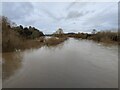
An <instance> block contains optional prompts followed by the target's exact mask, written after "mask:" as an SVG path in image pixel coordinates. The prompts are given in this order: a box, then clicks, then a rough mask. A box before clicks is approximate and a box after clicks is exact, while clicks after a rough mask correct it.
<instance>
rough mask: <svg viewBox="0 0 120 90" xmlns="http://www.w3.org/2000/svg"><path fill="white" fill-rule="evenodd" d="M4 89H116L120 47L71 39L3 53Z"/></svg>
mask: <svg viewBox="0 0 120 90" xmlns="http://www.w3.org/2000/svg"><path fill="white" fill-rule="evenodd" d="M2 56H3V58H2V60H3V63H2V64H3V72H2V73H3V88H117V87H118V47H117V46H109V45H103V44H100V43H96V42H94V41H91V40H81V39H79V40H78V39H73V38H69V39H68V40H66V41H65V42H64V43H61V44H59V45H57V46H51V47H47V46H43V47H41V48H38V49H29V50H25V51H20V52H11V53H3V55H2Z"/></svg>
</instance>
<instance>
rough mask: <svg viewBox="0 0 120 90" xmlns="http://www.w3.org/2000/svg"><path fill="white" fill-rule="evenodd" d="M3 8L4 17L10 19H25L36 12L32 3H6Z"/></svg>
mask: <svg viewBox="0 0 120 90" xmlns="http://www.w3.org/2000/svg"><path fill="white" fill-rule="evenodd" d="M2 6H3V7H2V11H3V15H5V16H7V17H8V18H10V19H21V18H24V17H25V16H26V15H29V14H30V13H31V12H32V11H33V10H34V8H33V6H32V4H31V3H30V2H4V3H3V4H2Z"/></svg>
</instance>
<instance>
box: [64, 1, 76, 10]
mask: <svg viewBox="0 0 120 90" xmlns="http://www.w3.org/2000/svg"><path fill="white" fill-rule="evenodd" d="M76 3H77V2H72V3H70V4H69V5H68V6H67V8H66V10H68V9H70V8H71V7H72V6H74V5H75V4H76Z"/></svg>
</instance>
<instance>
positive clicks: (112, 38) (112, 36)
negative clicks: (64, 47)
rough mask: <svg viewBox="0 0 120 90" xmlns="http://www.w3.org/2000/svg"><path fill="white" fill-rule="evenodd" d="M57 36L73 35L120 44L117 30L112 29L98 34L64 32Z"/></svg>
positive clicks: (74, 36) (77, 37)
mask: <svg viewBox="0 0 120 90" xmlns="http://www.w3.org/2000/svg"><path fill="white" fill-rule="evenodd" d="M55 36H57V37H73V38H76V39H79V38H81V39H88V40H93V41H96V42H103V43H108V44H120V37H119V34H118V33H117V32H110V31H101V32H97V33H96V34H87V33H78V34H75V33H69V34H62V35H55Z"/></svg>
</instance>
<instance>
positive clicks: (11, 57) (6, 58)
mask: <svg viewBox="0 0 120 90" xmlns="http://www.w3.org/2000/svg"><path fill="white" fill-rule="evenodd" d="M2 58H3V59H2V71H3V72H2V73H3V76H2V78H3V80H4V79H8V78H9V77H10V76H11V75H13V74H14V73H15V72H16V70H18V69H19V68H20V67H21V60H22V57H21V56H20V53H17V52H13V53H4V54H2Z"/></svg>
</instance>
